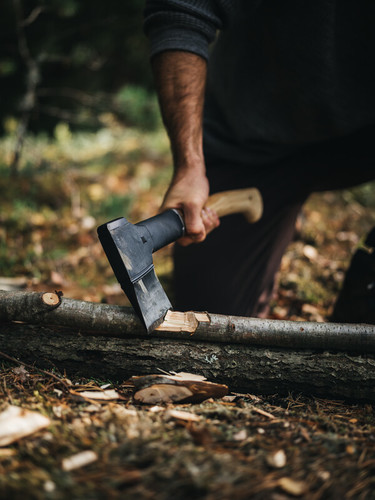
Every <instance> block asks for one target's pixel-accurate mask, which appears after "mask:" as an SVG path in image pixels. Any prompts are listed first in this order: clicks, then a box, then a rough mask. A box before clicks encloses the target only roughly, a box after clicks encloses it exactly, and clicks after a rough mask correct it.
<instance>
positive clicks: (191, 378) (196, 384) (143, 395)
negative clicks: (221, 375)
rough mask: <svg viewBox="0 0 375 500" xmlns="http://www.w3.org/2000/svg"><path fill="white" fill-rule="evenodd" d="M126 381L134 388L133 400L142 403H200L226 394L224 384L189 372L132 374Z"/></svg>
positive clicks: (226, 388)
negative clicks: (209, 380)
mask: <svg viewBox="0 0 375 500" xmlns="http://www.w3.org/2000/svg"><path fill="white" fill-rule="evenodd" d="M128 382H129V383H130V384H131V385H133V387H134V389H135V393H134V396H133V397H134V400H135V401H137V402H139V403H144V404H160V403H177V402H178V403H201V402H202V401H205V400H206V399H209V398H222V397H223V396H226V395H227V394H228V387H227V386H226V385H223V384H215V383H212V382H208V381H207V380H206V379H205V377H202V376H197V375H193V374H190V373H177V374H176V375H161V374H157V375H145V376H134V377H131V378H130V379H129V380H128Z"/></svg>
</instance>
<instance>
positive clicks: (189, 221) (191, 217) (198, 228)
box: [184, 205, 206, 242]
mask: <svg viewBox="0 0 375 500" xmlns="http://www.w3.org/2000/svg"><path fill="white" fill-rule="evenodd" d="M201 213H202V211H201V208H200V207H199V206H198V205H190V206H185V207H184V218H185V226H186V236H187V237H189V238H191V239H192V240H193V241H195V242H199V241H203V240H204V239H205V237H206V229H205V225H204V222H203V219H202V216H201Z"/></svg>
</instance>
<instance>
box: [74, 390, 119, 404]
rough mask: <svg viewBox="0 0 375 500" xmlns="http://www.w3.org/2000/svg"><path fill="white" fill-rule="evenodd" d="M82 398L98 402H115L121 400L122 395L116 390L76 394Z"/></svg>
mask: <svg viewBox="0 0 375 500" xmlns="http://www.w3.org/2000/svg"><path fill="white" fill-rule="evenodd" d="M77 394H78V395H79V396H81V397H82V398H87V399H95V400H98V401H114V400H116V399H121V396H120V394H119V393H118V392H117V391H115V390H114V389H108V390H106V391H82V392H78V393H75V395H77Z"/></svg>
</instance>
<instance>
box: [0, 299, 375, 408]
mask: <svg viewBox="0 0 375 500" xmlns="http://www.w3.org/2000/svg"><path fill="white" fill-rule="evenodd" d="M47 302H48V301H47ZM52 302H53V300H52ZM30 311H31V312H30ZM176 314H177V317H178V318H180V319H178V320H177V321H176V320H175V319H173V318H174V317H175V315H176ZM179 314H180V315H182V316H181V317H182V320H181V317H180V316H179ZM15 321H25V322H28V323H38V325H37V326H33V325H27V324H22V323H15ZM0 322H1V328H0V350H1V351H3V352H6V353H7V354H8V355H11V356H14V357H18V358H20V359H21V360H23V361H24V362H28V363H30V362H33V363H36V365H37V366H40V367H41V368H46V367H47V368H51V366H53V365H55V366H57V367H58V368H60V369H61V370H66V371H67V373H69V372H75V373H77V374H80V375H83V376H90V377H98V378H111V379H113V380H117V381H119V380H125V379H127V378H129V377H131V376H133V375H146V374H151V373H157V370H158V369H162V370H165V371H171V370H174V371H188V372H194V373H197V374H201V375H204V376H205V377H206V378H207V379H208V380H210V381H212V382H217V383H222V384H226V385H228V386H229V389H230V390H232V391H239V392H256V393H260V394H266V393H276V392H279V393H287V392H290V391H297V392H302V393H305V394H315V395H319V396H323V397H332V398H350V399H357V400H358V399H365V400H371V401H374V400H375V354H374V353H375V340H374V339H375V327H374V326H373V325H343V324H332V323H331V324H329V323H308V322H291V321H271V320H259V319H253V318H238V317H230V316H220V315H213V314H212V315H211V314H210V315H208V314H205V313H192V312H190V313H171V315H170V317H169V319H168V318H167V321H165V322H164V323H163V324H162V325H161V327H159V330H158V331H156V332H154V333H153V334H152V335H147V334H146V333H145V330H144V329H143V327H142V325H141V323H140V322H139V320H138V319H137V318H136V316H135V315H134V313H133V312H132V310H131V309H129V308H124V307H119V306H110V305H106V304H95V303H90V302H83V301H77V300H73V299H65V298H63V299H62V300H61V304H60V305H58V306H57V307H56V305H49V304H46V303H45V301H44V300H43V298H42V294H38V293H30V292H11V293H9V292H1V291H0ZM176 325H177V328H176ZM180 327H181V328H182V331H178V330H179V328H180ZM167 330H171V331H167ZM176 330H177V331H176Z"/></svg>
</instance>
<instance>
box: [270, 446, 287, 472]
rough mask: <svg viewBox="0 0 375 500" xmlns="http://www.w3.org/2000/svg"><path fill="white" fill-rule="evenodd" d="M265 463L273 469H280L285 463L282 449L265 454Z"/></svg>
mask: <svg viewBox="0 0 375 500" xmlns="http://www.w3.org/2000/svg"><path fill="white" fill-rule="evenodd" d="M266 460H267V464H268V465H269V466H270V467H274V468H275V469H281V468H282V467H285V465H286V455H285V452H284V450H277V451H274V452H273V453H270V454H269V455H267V458H266Z"/></svg>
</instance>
